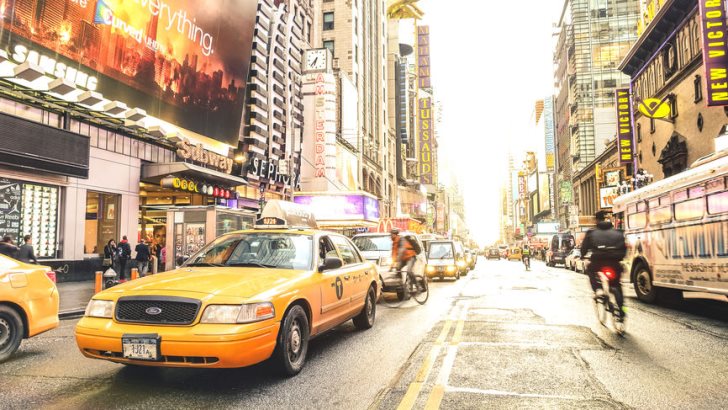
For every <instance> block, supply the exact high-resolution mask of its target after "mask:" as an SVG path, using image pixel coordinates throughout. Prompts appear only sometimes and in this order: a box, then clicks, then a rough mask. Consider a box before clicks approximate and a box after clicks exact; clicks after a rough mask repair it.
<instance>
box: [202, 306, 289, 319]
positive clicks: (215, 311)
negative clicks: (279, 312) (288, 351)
mask: <svg viewBox="0 0 728 410" xmlns="http://www.w3.org/2000/svg"><path fill="white" fill-rule="evenodd" d="M275 315H276V314H275V308H274V307H273V304H272V303H270V302H263V303H250V304H246V305H210V306H208V307H206V308H205V312H204V313H203V314H202V320H201V322H202V323H227V324H234V323H253V322H259V321H261V320H266V319H270V318H273V317H275Z"/></svg>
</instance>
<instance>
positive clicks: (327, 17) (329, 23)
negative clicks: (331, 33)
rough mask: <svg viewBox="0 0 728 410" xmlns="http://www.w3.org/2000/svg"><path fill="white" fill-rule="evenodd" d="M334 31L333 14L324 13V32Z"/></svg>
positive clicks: (331, 12)
mask: <svg viewBox="0 0 728 410" xmlns="http://www.w3.org/2000/svg"><path fill="white" fill-rule="evenodd" d="M333 29H334V12H333V11H330V12H326V13H324V30H333Z"/></svg>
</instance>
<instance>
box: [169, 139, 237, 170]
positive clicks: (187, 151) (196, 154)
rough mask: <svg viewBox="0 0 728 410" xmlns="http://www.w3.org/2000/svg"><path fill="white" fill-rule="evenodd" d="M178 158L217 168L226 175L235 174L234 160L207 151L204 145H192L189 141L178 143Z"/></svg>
mask: <svg viewBox="0 0 728 410" xmlns="http://www.w3.org/2000/svg"><path fill="white" fill-rule="evenodd" d="M177 156H178V157H180V158H182V159H186V160H190V161H194V162H197V163H199V164H201V165H206V166H210V167H212V168H217V169H219V170H220V171H222V172H225V173H226V174H229V173H231V172H233V159H232V158H228V157H226V156H223V155H220V154H216V153H214V152H212V151H209V150H206V149H205V148H204V147H203V145H202V144H197V145H192V144H190V142H189V141H180V142H178V143H177Z"/></svg>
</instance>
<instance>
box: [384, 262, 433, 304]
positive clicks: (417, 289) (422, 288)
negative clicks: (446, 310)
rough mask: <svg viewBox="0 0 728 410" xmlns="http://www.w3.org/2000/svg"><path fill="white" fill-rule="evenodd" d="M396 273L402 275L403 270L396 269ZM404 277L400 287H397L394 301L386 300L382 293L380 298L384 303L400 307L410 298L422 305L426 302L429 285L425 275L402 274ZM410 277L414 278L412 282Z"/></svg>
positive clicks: (428, 294) (428, 296)
mask: <svg viewBox="0 0 728 410" xmlns="http://www.w3.org/2000/svg"><path fill="white" fill-rule="evenodd" d="M398 273H399V274H400V275H402V273H403V272H402V271H398ZM404 277H405V282H404V285H403V286H401V287H397V290H396V298H395V299H394V301H391V300H388V299H387V297H385V296H384V295H382V300H383V301H384V304H386V305H387V306H388V307H400V306H402V304H403V303H404V302H406V301H407V300H408V299H410V298H411V299H414V301H415V302H417V303H419V304H420V305H424V304H425V302H427V300H428V299H429V298H430V286H429V285H428V283H427V277H426V276H418V275H415V274H412V275H408V274H404ZM412 278H414V279H415V282H414V283H412Z"/></svg>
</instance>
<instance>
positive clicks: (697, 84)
mask: <svg viewBox="0 0 728 410" xmlns="http://www.w3.org/2000/svg"><path fill="white" fill-rule="evenodd" d="M693 88H694V89H693V93H694V94H695V102H696V103H697V102H699V101H700V100H702V99H703V79H702V78H701V77H700V76H699V75H696V76H695V80H693Z"/></svg>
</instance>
